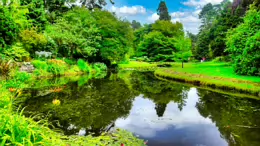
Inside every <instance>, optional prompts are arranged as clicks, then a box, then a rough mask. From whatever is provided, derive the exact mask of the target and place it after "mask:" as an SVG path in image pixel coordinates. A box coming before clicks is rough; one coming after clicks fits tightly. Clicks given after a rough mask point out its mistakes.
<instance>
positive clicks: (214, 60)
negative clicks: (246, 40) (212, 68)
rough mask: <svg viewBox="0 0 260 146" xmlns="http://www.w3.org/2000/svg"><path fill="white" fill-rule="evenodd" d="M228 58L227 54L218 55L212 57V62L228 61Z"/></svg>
mask: <svg viewBox="0 0 260 146" xmlns="http://www.w3.org/2000/svg"><path fill="white" fill-rule="evenodd" d="M229 58H230V57H229V56H220V57H216V58H215V59H213V60H212V62H229V61H230V59H229Z"/></svg>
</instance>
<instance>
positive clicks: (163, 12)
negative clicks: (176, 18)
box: [157, 0, 171, 21]
mask: <svg viewBox="0 0 260 146" xmlns="http://www.w3.org/2000/svg"><path fill="white" fill-rule="evenodd" d="M157 14H158V15H159V16H160V17H159V20H168V21H170V20H171V16H170V15H169V12H168V8H167V5H166V2H165V1H164V0H161V2H160V4H159V7H158V9H157Z"/></svg>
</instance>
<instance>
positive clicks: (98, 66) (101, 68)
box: [93, 62, 107, 71]
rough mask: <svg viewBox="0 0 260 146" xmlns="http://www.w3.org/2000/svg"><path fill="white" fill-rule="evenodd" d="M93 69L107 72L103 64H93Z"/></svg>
mask: <svg viewBox="0 0 260 146" xmlns="http://www.w3.org/2000/svg"><path fill="white" fill-rule="evenodd" d="M93 66H94V68H99V69H100V70H101V71H107V66H106V64H104V63H99V62H98V63H94V65H93Z"/></svg>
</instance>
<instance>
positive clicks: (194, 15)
mask: <svg viewBox="0 0 260 146" xmlns="http://www.w3.org/2000/svg"><path fill="white" fill-rule="evenodd" d="M200 11H201V10H200V9H198V10H195V11H183V12H181V11H177V12H173V13H171V16H172V22H177V21H178V22H181V23H182V24H183V26H184V30H185V31H189V32H192V33H194V34H197V33H198V31H199V29H198V28H199V26H200V23H201V21H200V19H199V18H198V14H199V12H200Z"/></svg>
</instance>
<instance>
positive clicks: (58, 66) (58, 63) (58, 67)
mask: <svg viewBox="0 0 260 146" xmlns="http://www.w3.org/2000/svg"><path fill="white" fill-rule="evenodd" d="M47 64H48V68H47V71H48V72H50V73H52V74H53V75H63V74H65V71H66V70H68V66H67V64H66V63H65V62H64V61H62V60H56V59H51V60H48V61H47Z"/></svg>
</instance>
